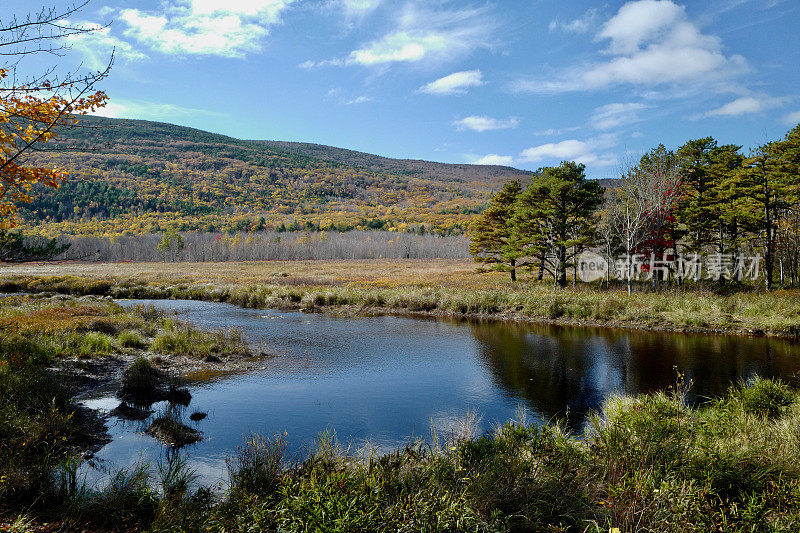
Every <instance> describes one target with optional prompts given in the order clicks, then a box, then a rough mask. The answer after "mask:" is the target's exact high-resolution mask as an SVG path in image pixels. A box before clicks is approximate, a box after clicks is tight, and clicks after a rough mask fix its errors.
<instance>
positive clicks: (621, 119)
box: [590, 103, 647, 130]
mask: <svg viewBox="0 0 800 533" xmlns="http://www.w3.org/2000/svg"><path fill="white" fill-rule="evenodd" d="M646 107H647V106H646V105H644V104H637V103H627V104H620V103H616V104H607V105H603V106H600V107H597V108H595V110H594V113H593V114H592V118H591V120H590V123H591V125H592V127H593V128H595V129H597V130H610V129H614V128H618V127H620V126H624V125H628V124H633V123H635V122H638V121H639V111H641V110H643V109H645V108H646Z"/></svg>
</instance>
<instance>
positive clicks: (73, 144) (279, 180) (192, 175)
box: [21, 117, 531, 234]
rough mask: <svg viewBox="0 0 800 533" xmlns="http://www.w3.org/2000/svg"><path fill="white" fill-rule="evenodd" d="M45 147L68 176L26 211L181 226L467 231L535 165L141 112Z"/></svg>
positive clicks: (37, 215) (42, 225) (77, 221)
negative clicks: (390, 153)
mask: <svg viewBox="0 0 800 533" xmlns="http://www.w3.org/2000/svg"><path fill="white" fill-rule="evenodd" d="M48 148H57V150H53V151H45V152H41V153H38V154H37V155H36V157H35V158H36V161H35V162H36V163H37V164H42V165H50V166H58V167H62V168H65V169H66V170H67V171H68V172H69V173H70V177H69V179H68V181H67V182H66V183H65V184H64V185H62V186H61V187H60V188H59V189H58V190H55V191H43V192H42V193H41V194H40V196H39V197H38V198H37V199H36V200H35V201H34V202H33V203H32V204H30V205H28V206H24V207H23V209H22V210H21V214H22V215H23V216H24V218H25V222H26V225H27V226H28V227H34V226H35V227H36V228H38V229H39V230H41V231H44V232H45V233H51V234H53V233H59V232H65V233H76V234H77V233H93V234H97V233H102V234H120V233H143V232H152V231H164V230H166V229H170V228H174V229H180V230H187V231H188V230H195V229H198V230H205V231H220V230H233V231H243V230H253V229H283V228H285V229H288V230H298V229H314V230H316V229H328V230H347V229H352V228H357V227H361V228H374V229H387V230H388V229H395V230H397V231H408V230H409V229H413V230H416V231H423V230H422V229H421V228H422V227H423V226H424V227H425V228H426V229H427V230H431V229H433V230H436V231H439V232H443V233H459V232H461V231H463V230H464V229H465V228H466V226H467V224H468V222H469V220H470V218H471V216H472V215H473V214H474V213H476V212H479V211H480V210H481V209H482V208H483V206H484V205H485V204H486V202H487V201H488V198H489V197H490V196H491V194H492V193H493V192H494V191H496V190H497V189H499V188H500V186H502V184H503V183H504V182H506V181H508V180H509V179H528V178H529V177H530V175H531V173H530V172H525V171H521V170H517V169H513V168H510V167H501V166H482V165H453V164H445V163H433V162H427V161H416V160H398V159H389V158H384V157H380V156H374V155H370V154H365V153H361V152H354V151H351V150H344V149H340V148H333V147H328V146H321V145H313V144H304V143H289V142H279V141H248V140H239V139H234V138H232V137H227V136H224V135H218V134H214V133H209V132H205V131H201V130H197V129H193V128H186V127H182V126H175V125H172V124H164V123H159V122H148V121H142V120H124V119H108V118H101V117H86V118H84V119H82V121H81V127H78V128H73V129H72V130H69V131H68V132H66V133H64V134H63V135H62V137H61V138H60V139H59V140H58V141H56V142H54V143H52V146H48Z"/></svg>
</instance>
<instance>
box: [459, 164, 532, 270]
mask: <svg viewBox="0 0 800 533" xmlns="http://www.w3.org/2000/svg"><path fill="white" fill-rule="evenodd" d="M521 192H522V185H521V184H520V182H519V181H516V180H515V181H509V182H508V183H506V184H505V185H503V188H502V189H501V190H500V192H498V193H497V194H496V195H495V196H494V197H493V198H492V200H491V202H490V203H489V206H488V207H487V208H486V210H485V211H484V212H483V213H482V214H481V215H480V216H479V217H478V218H477V219H476V220H475V222H474V223H473V224H472V228H471V230H472V231H471V232H472V239H471V242H470V247H469V251H470V253H471V254H472V255H473V256H474V257H475V261H478V262H480V263H486V264H489V265H492V268H493V269H494V270H500V271H502V272H510V273H511V281H516V280H517V268H519V267H520V266H521V262H520V260H521V259H523V258H524V257H525V256H526V252H525V250H524V246H523V242H522V236H521V234H520V233H519V231H518V229H517V228H516V224H515V219H514V214H515V210H516V204H517V199H518V198H519V195H520V193H521Z"/></svg>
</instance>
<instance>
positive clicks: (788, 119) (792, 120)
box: [783, 111, 800, 126]
mask: <svg viewBox="0 0 800 533" xmlns="http://www.w3.org/2000/svg"><path fill="white" fill-rule="evenodd" d="M783 121H784V122H785V123H786V124H789V125H790V126H794V125H795V124H798V123H800V111H795V112H793V113H789V114H787V115H784V117H783Z"/></svg>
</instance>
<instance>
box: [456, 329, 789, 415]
mask: <svg viewBox="0 0 800 533" xmlns="http://www.w3.org/2000/svg"><path fill="white" fill-rule="evenodd" d="M471 329H472V334H473V335H474V336H475V338H476V339H477V340H478V341H479V343H478V350H477V351H478V355H479V356H480V358H481V359H482V361H483V363H484V365H485V366H486V368H487V369H488V370H489V371H490V372H491V375H492V377H493V379H494V381H495V383H496V384H497V385H498V386H499V387H502V388H503V389H505V390H506V391H508V392H509V394H513V395H516V396H518V397H523V398H525V399H526V400H527V402H528V403H529V405H530V407H531V409H532V410H534V411H536V412H538V413H540V415H541V416H542V417H543V418H545V419H551V418H554V417H560V418H566V420H567V421H568V425H569V426H570V427H572V428H573V429H578V428H580V427H581V426H582V424H583V422H584V419H585V415H586V413H587V412H588V411H590V410H597V409H599V408H600V407H601V405H602V402H603V399H604V398H606V397H608V396H609V395H611V394H613V393H626V394H637V393H641V392H652V391H656V390H663V389H665V388H667V387H670V386H672V385H674V384H675V381H676V370H677V371H680V372H681V373H683V374H684V375H685V377H686V378H687V379H690V380H692V387H691V389H690V394H689V398H690V400H692V401H700V400H704V399H708V398H713V397H716V396H720V395H722V394H724V393H725V391H726V390H727V389H728V387H730V385H731V384H732V383H736V382H738V381H742V380H747V379H749V378H751V377H753V376H755V375H760V376H764V377H780V378H782V379H784V380H787V381H790V382H795V383H796V382H797V381H798V370H800V346H798V344H797V343H794V342H791V341H788V340H783V339H765V338H748V337H725V336H716V335H683V334H669V333H653V332H642V331H625V330H611V329H604V328H570V327H555V326H550V327H542V326H539V327H537V326H531V325H514V324H497V323H475V324H472V326H471Z"/></svg>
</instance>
